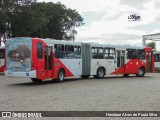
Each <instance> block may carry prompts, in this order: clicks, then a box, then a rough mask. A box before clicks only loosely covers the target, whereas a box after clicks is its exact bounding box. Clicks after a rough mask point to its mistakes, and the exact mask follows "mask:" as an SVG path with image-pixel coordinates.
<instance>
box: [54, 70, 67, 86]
mask: <svg viewBox="0 0 160 120" xmlns="http://www.w3.org/2000/svg"><path fill="white" fill-rule="evenodd" d="M64 77H65V70H64V69H63V68H60V69H59V70H58V75H57V80H56V81H57V82H58V83H61V82H63V80H64Z"/></svg>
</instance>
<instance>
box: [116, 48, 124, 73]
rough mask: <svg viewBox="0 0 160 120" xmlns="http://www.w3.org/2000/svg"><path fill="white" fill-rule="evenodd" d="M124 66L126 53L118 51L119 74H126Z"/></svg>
mask: <svg viewBox="0 0 160 120" xmlns="http://www.w3.org/2000/svg"><path fill="white" fill-rule="evenodd" d="M124 65H125V51H124V50H117V69H118V68H121V69H119V70H120V71H119V73H120V74H123V73H124Z"/></svg>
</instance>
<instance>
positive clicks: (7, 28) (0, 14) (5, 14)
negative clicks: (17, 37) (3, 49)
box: [0, 0, 36, 46]
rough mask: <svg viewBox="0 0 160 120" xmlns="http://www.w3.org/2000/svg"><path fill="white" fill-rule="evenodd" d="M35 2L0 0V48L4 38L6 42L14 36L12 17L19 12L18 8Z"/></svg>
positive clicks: (34, 0)
mask: <svg viewBox="0 0 160 120" xmlns="http://www.w3.org/2000/svg"><path fill="white" fill-rule="evenodd" d="M35 2H36V0H0V46H1V40H2V39H1V38H2V37H3V40H4V41H5V40H6V38H10V37H11V36H12V32H11V19H12V18H11V15H12V14H13V13H14V12H15V11H17V10H18V9H17V8H18V6H23V5H31V4H32V3H35Z"/></svg>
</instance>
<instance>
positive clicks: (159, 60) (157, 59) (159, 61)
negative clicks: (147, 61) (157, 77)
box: [154, 51, 160, 72]
mask: <svg viewBox="0 0 160 120" xmlns="http://www.w3.org/2000/svg"><path fill="white" fill-rule="evenodd" d="M154 64H155V71H157V72H160V51H156V52H155V53H154Z"/></svg>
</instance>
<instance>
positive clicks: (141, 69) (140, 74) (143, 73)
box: [136, 68, 145, 77]
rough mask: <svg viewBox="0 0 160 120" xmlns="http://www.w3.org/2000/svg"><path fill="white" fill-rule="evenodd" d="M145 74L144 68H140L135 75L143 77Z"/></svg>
mask: <svg viewBox="0 0 160 120" xmlns="http://www.w3.org/2000/svg"><path fill="white" fill-rule="evenodd" d="M144 75H145V69H144V68H140V69H139V71H138V73H137V74H136V76H137V77H143V76H144Z"/></svg>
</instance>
